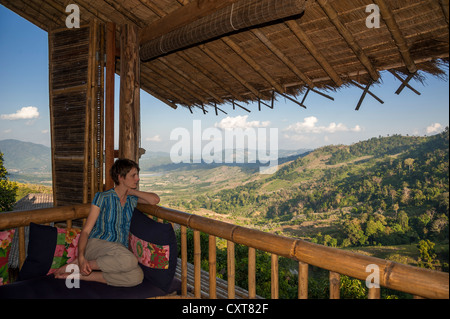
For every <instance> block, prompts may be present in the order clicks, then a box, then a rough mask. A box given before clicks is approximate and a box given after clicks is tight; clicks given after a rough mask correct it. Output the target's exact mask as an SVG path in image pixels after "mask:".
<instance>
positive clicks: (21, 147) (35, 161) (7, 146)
mask: <svg viewBox="0 0 450 319" xmlns="http://www.w3.org/2000/svg"><path fill="white" fill-rule="evenodd" d="M310 151H311V150H309V149H299V150H279V151H278V157H279V164H282V163H285V162H288V161H291V160H293V159H295V158H296V157H298V155H300V154H304V153H307V152H310ZM248 152H249V151H248V150H246V151H245V154H248ZM0 153H3V160H4V166H5V167H6V169H7V171H8V173H10V174H14V175H16V174H36V173H37V174H48V173H51V148H50V147H47V146H44V145H41V144H35V143H31V142H23V141H19V140H15V139H6V140H0ZM238 162H241V161H238ZM139 165H140V167H141V170H142V171H171V170H174V169H180V168H183V169H199V168H205V169H206V168H212V167H217V166H222V165H226V166H242V165H245V166H246V168H248V169H253V168H254V169H257V168H258V167H259V166H260V164H258V163H254V164H248V163H242V164H235V163H231V164H226V163H223V164H213V165H211V164H205V163H199V164H190V163H180V164H174V163H173V162H172V160H171V158H170V153H168V152H153V151H148V152H146V154H144V155H143V156H142V158H141V159H140V161H139Z"/></svg>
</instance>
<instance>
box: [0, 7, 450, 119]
mask: <svg viewBox="0 0 450 319" xmlns="http://www.w3.org/2000/svg"><path fill="white" fill-rule="evenodd" d="M373 2H375V3H376V4H377V5H378V6H379V8H380V12H381V17H382V18H381V20H380V27H379V28H368V27H367V26H366V21H367V19H368V17H369V15H370V14H371V13H372V12H371V11H369V12H366V9H367V6H368V5H370V4H373ZM0 3H2V4H3V5H5V6H6V7H7V8H9V9H11V10H13V11H14V12H16V13H18V14H19V15H21V16H23V17H24V18H26V19H27V20H29V21H31V22H32V23H34V24H35V25H37V26H38V27H40V28H42V29H44V30H46V31H49V30H52V29H55V28H61V27H64V26H65V20H66V17H67V15H68V14H69V13H66V12H65V8H66V7H65V5H66V4H67V3H68V2H67V1H63V0H14V1H10V0H0ZM70 3H75V4H77V5H78V6H79V8H80V18H81V24H87V23H89V21H91V20H92V19H93V18H96V19H98V20H99V21H100V22H105V23H106V22H114V23H115V24H116V25H117V27H118V28H120V26H121V25H123V24H133V25H136V26H137V27H138V28H139V30H141V38H142V39H144V38H145V43H141V58H142V59H143V63H142V65H141V87H142V89H143V90H145V91H147V92H148V93H150V94H152V95H154V96H156V97H157V98H159V99H160V100H162V101H164V102H166V103H167V104H169V105H171V106H175V105H177V106H178V105H183V106H188V107H190V108H192V107H200V108H202V105H203V106H208V105H209V106H212V107H213V109H214V106H219V105H220V104H223V103H231V102H232V101H235V102H237V103H239V104H240V105H244V104H243V103H240V102H249V101H256V100H258V99H260V100H264V101H270V100H271V99H272V98H273V97H274V96H275V97H276V96H278V94H285V95H290V96H291V97H295V96H296V95H298V94H299V93H305V92H306V90H307V89H314V90H316V91H317V92H319V91H322V92H323V91H324V90H326V89H328V90H330V89H331V90H334V89H337V88H339V87H342V86H347V85H359V86H360V87H361V88H362V89H364V88H365V87H366V85H368V84H370V83H372V82H374V81H378V80H379V76H380V72H381V71H383V70H390V71H392V72H394V73H395V75H396V76H400V78H402V79H406V78H407V76H408V75H410V74H412V75H414V77H420V72H416V71H421V72H426V73H431V74H433V75H441V74H443V72H442V70H441V68H440V67H441V66H442V65H443V64H444V65H448V57H449V38H448V37H449V25H448V0H395V1H388V0H376V1H371V0H328V1H327V0H317V1H312V0H296V1H293V0H257V1H255V0H221V1H217V0H216V1H211V0H209V1H205V0H195V1H194V0H153V1H148V0H105V1H100V0H90V1H87V0H74V1H70ZM242 3H244V4H245V3H247V4H249V5H250V6H252V5H253V6H255V7H257V6H258V5H259V4H261V3H267V6H266V7H265V8H256V9H254V8H252V9H251V10H250V9H249V11H252V10H253V11H254V12H256V11H257V10H269V11H268V12H262V13H261V16H260V17H257V18H256V20H255V21H253V24H256V26H248V25H245V23H244V24H242V26H241V27H244V29H243V30H237V31H235V29H240V27H239V28H238V27H235V25H233V22H234V24H237V23H238V22H237V20H232V19H235V17H230V19H229V20H230V21H231V25H232V27H233V30H232V31H233V32H231V33H229V32H228V31H229V29H227V28H225V27H224V26H220V27H223V32H224V33H225V34H224V35H219V36H217V35H216V34H214V33H211V35H209V36H208V35H202V36H204V37H202V36H200V35H199V36H197V35H195V36H193V37H194V42H195V43H189V42H186V43H181V44H180V45H179V47H177V46H176V45H174V46H173V48H172V51H171V50H168V51H169V52H168V53H165V54H163V55H162V56H156V57H154V54H153V53H152V54H148V55H147V56H145V57H143V52H144V51H145V52H153V51H155V50H153V49H155V48H154V47H153V48H150V49H149V48H148V46H149V45H151V44H149V43H150V42H151V40H152V39H155V37H156V40H154V41H153V42H155V41H156V42H157V43H158V44H159V45H160V46H161V47H162V46H163V43H164V42H163V41H162V40H161V38H158V37H157V35H156V34H154V33H157V32H158V31H160V30H163V31H164V32H165V31H167V32H166V33H165V34H162V35H163V36H168V35H170V32H171V31H175V32H185V31H186V30H184V31H183V30H181V31H180V27H185V28H191V30H187V31H186V32H190V31H192V30H194V31H197V29H198V28H201V25H202V23H203V20H201V21H200V22H199V19H198V18H201V17H202V15H200V17H196V16H195V14H197V11H196V10H195V9H196V8H197V9H199V10H200V11H201V9H202V8H205V7H209V8H210V7H212V6H216V7H221V8H220V9H218V10H216V9H214V10H211V9H210V10H209V12H207V13H208V14H207V15H206V16H204V17H203V18H202V19H204V20H205V21H207V20H208V18H209V20H210V22H211V21H212V22H214V21H219V20H218V19H219V18H218V16H220V15H221V14H218V12H219V10H221V9H222V10H225V12H226V11H227V10H228V11H229V9H227V8H230V7H231V6H232V5H233V6H236V7H238V6H239V5H240V4H242ZM269 4H270V5H272V7H270V5H269ZM224 5H225V6H224ZM282 5H284V6H286V7H287V6H289V5H291V6H292V7H291V8H286V10H285V11H284V12H286V14H288V16H287V17H284V16H283V12H281V11H282V10H278V11H280V12H278V11H277V10H276V8H279V7H280V6H282ZM293 7H296V8H293ZM224 8H225V9H224ZM183 10H184V11H183ZM283 10H284V8H283ZM290 10H291V11H290ZM296 10H297V11H296ZM200 11H199V12H200ZM253 11H252V12H253ZM205 14H206V13H205ZM210 14H216V16H213V17H214V19H211V16H210ZM231 14H233V12H232V13H231ZM194 16H195V19H194V18H192V17H194ZM235 16H236V15H235ZM272 16H276V17H281V18H282V20H276V21H271V20H272V19H273V17H272ZM244 18H245V17H244ZM244 18H243V19H244ZM227 19H228V17H225V18H223V19H222V20H227ZM258 19H259V20H258ZM369 19H370V17H369ZM189 20H192V21H193V24H188V25H177V21H179V23H178V24H182V23H184V22H185V21H186V23H187V22H191V23H192V21H189ZM174 21H175V22H174ZM225 22H226V21H225ZM158 23H159V24H158ZM195 23H197V26H196V25H195ZM205 23H207V22H205ZM220 23H222V22H220ZM261 23H262V24H261ZM195 28H197V29H195ZM203 29H206V31H210V30H211V29H212V27H210V26H209V25H208V26H207V27H206V28H205V26H204V25H203ZM177 30H178V31H177ZM204 31H205V30H204ZM206 31H205V32H206ZM213 31H214V30H213ZM187 34H188V33H182V34H181V35H179V36H178V39H182V40H186V39H187V37H188V36H187ZM211 37H212V38H211ZM116 39H120V37H119V33H117V36H116ZM195 40H197V42H196V41H195ZM117 46H120V43H119V40H117ZM146 46H147V47H146ZM185 46H187V47H185ZM144 48H145V50H144ZM152 50H153V51H152ZM165 52H167V50H166V51H165ZM117 65H119V64H118V63H117ZM273 92H275V93H273ZM308 92H309V91H308ZM361 93H363V91H361ZM266 103H267V102H266ZM267 105H268V106H270V102H269V103H267ZM216 111H217V109H216Z"/></svg>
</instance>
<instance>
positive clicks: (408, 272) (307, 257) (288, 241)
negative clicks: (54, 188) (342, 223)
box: [0, 204, 449, 299]
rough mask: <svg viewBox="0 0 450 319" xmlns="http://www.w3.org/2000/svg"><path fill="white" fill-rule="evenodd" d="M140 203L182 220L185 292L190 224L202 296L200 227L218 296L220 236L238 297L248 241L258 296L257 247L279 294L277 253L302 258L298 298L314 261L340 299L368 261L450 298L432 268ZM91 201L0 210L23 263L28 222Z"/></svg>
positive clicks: (403, 284) (68, 214) (387, 275)
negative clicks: (344, 281) (238, 255)
mask: <svg viewBox="0 0 450 319" xmlns="http://www.w3.org/2000/svg"><path fill="white" fill-rule="evenodd" d="M138 208H139V209H140V210H141V211H142V212H144V213H147V214H149V215H151V216H154V217H156V218H158V219H159V220H165V221H168V222H171V223H173V224H178V225H180V226H181V264H182V265H181V282H182V295H183V296H186V295H187V228H190V229H193V230H194V297H195V298H201V265H200V264H201V260H200V258H201V251H200V233H201V232H203V233H206V234H208V235H209V272H210V276H209V285H210V287H209V297H210V298H211V299H214V298H216V297H217V296H216V293H215V285H216V282H215V278H216V249H215V246H216V238H217V237H219V238H222V239H225V240H226V241H227V253H228V258H227V271H228V298H229V299H233V298H234V297H235V256H234V246H235V244H241V245H245V246H247V247H249V255H248V257H249V258H248V259H249V264H248V284H249V287H248V298H255V296H256V280H255V278H256V250H261V251H265V252H268V253H271V254H272V255H271V256H272V258H271V267H272V278H271V287H272V288H271V297H272V298H274V299H276V298H278V296H279V294H278V293H279V286H278V257H280V256H281V257H286V258H290V259H293V260H296V261H298V263H299V276H298V278H299V279H298V281H299V283H298V298H299V299H306V298H307V297H308V268H309V265H311V266H316V267H319V268H322V269H326V270H328V271H329V272H330V298H332V299H338V298H339V297H340V296H339V283H340V276H341V275H346V276H349V277H352V278H356V279H360V280H366V279H367V277H368V276H369V275H370V274H371V273H370V272H367V267H368V266H373V265H376V266H377V267H378V269H379V284H380V286H382V287H386V288H389V289H393V290H397V291H402V292H405V293H409V294H412V295H414V296H415V297H423V298H432V299H448V298H449V274H448V273H444V272H439V271H433V270H429V269H423V268H418V267H412V266H409V265H404V264H399V263H395V262H392V261H388V260H384V259H380V258H374V257H369V256H365V255H361V254H357V253H353V252H349V251H344V250H341V249H337V248H331V247H326V246H322V245H318V244H313V243H310V242H307V241H304V240H299V239H293V238H287V237H283V236H278V235H274V234H270V233H265V232H262V231H258V230H254V229H249V228H245V227H241V226H237V225H233V224H229V223H225V222H221V221H217V220H213V219H209V218H205V217H201V216H197V215H192V214H188V213H185V212H181V211H177V210H173V209H169V208H165V207H161V206H152V205H138ZM88 213H89V204H84V205H75V206H67V207H56V208H48V209H38V210H33V211H21V212H9V213H1V214H0V230H3V229H10V228H16V227H18V228H19V232H18V233H19V237H20V239H19V251H20V253H19V256H20V265H22V263H23V261H24V260H25V238H24V233H25V232H24V230H23V229H24V228H23V227H25V226H28V225H29V223H30V222H34V223H38V224H43V223H49V222H58V221H67V222H68V223H69V224H70V222H71V221H72V220H74V219H82V218H86V217H87V215H88ZM368 298H369V299H376V298H380V289H379V288H369V294H368Z"/></svg>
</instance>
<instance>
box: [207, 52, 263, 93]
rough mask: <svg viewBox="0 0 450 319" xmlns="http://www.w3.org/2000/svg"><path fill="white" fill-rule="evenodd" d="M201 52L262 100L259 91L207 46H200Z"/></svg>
mask: <svg viewBox="0 0 450 319" xmlns="http://www.w3.org/2000/svg"><path fill="white" fill-rule="evenodd" d="M199 48H200V50H202V51H203V53H205V54H206V55H207V56H209V57H210V58H211V59H212V60H213V61H214V62H216V63H217V64H218V65H219V66H220V67H222V69H224V70H225V71H226V72H228V73H229V74H230V75H231V76H232V77H234V78H235V79H236V80H237V81H238V82H239V83H241V84H242V85H243V86H244V87H245V88H247V89H248V90H249V91H250V92H252V93H253V95H255V96H256V97H258V98H260V94H259V92H258V90H257V89H255V88H254V87H253V86H252V85H251V84H250V83H248V82H247V81H246V80H244V78H242V77H241V76H240V75H239V74H238V73H237V72H236V71H235V70H234V69H233V68H232V67H231V66H230V65H228V64H227V63H225V62H224V61H223V60H222V59H221V58H220V57H219V56H218V55H216V54H215V53H214V52H212V51H211V50H210V49H208V48H207V47H206V45H204V44H201V45H199Z"/></svg>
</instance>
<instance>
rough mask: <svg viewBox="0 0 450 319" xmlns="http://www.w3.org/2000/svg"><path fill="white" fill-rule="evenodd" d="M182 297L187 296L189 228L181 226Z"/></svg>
mask: <svg viewBox="0 0 450 319" xmlns="http://www.w3.org/2000/svg"><path fill="white" fill-rule="evenodd" d="M180 228H181V295H182V296H187V235H186V234H187V228H186V226H181V227H180Z"/></svg>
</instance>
